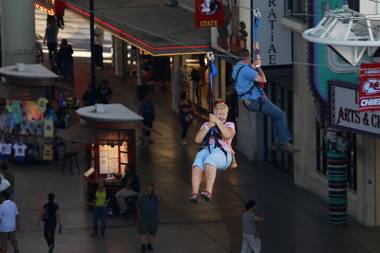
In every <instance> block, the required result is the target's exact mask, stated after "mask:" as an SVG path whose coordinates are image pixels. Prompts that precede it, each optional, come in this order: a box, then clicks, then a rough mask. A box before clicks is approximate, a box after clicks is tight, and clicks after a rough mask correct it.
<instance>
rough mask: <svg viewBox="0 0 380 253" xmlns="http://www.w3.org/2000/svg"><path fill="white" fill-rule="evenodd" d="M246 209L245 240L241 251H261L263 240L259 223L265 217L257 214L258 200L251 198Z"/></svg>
mask: <svg viewBox="0 0 380 253" xmlns="http://www.w3.org/2000/svg"><path fill="white" fill-rule="evenodd" d="M245 208H246V211H245V213H244V214H243V218H242V225H243V242H242V246H241V253H251V252H253V253H260V252H261V240H260V237H259V234H258V229H257V227H258V223H261V222H263V221H264V217H262V216H259V215H257V214H256V202H255V201H254V200H250V201H248V202H247V204H246V205H245Z"/></svg>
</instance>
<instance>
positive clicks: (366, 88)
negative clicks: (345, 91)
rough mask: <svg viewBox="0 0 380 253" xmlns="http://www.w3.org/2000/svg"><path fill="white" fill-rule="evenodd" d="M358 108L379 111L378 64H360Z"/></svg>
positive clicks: (379, 77)
mask: <svg viewBox="0 0 380 253" xmlns="http://www.w3.org/2000/svg"><path fill="white" fill-rule="evenodd" d="M359 110H360V111H361V112H364V111H380V64H377V63H373V64H362V65H361V66H360V91H359Z"/></svg>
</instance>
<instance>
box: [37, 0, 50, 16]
mask: <svg viewBox="0 0 380 253" xmlns="http://www.w3.org/2000/svg"><path fill="white" fill-rule="evenodd" d="M54 4H55V0H40V1H35V2H34V8H36V9H38V10H40V11H42V12H44V13H46V14H49V15H50V16H55V10H54Z"/></svg>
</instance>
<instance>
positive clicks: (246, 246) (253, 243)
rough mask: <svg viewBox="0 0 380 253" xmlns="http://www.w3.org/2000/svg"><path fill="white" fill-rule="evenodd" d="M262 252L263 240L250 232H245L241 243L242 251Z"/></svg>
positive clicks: (244, 252)
mask: <svg viewBox="0 0 380 253" xmlns="http://www.w3.org/2000/svg"><path fill="white" fill-rule="evenodd" d="M252 252H253V253H260V252H261V240H260V238H258V237H255V236H254V235H250V234H243V242H242V245H241V253H252Z"/></svg>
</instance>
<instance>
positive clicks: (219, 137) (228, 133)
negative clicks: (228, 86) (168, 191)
mask: <svg viewBox="0 0 380 253" xmlns="http://www.w3.org/2000/svg"><path fill="white" fill-rule="evenodd" d="M227 116H228V106H227V105H226V104H225V103H223V102H220V103H217V104H216V105H215V106H214V114H210V115H209V121H208V122H205V123H204V124H203V125H202V126H201V128H200V129H199V131H198V133H197V135H196V137H195V142H196V143H199V144H202V145H201V147H200V149H199V151H198V153H197V155H196V157H195V161H194V163H193V170H192V188H193V193H192V194H191V197H190V201H191V202H193V203H198V200H199V195H198V192H199V187H200V184H201V181H202V176H203V174H205V177H206V189H205V191H203V192H201V194H200V197H201V198H202V199H204V200H205V201H207V202H210V201H211V200H212V190H213V187H214V183H215V178H216V171H217V170H226V169H227V168H229V167H230V166H231V165H232V161H233V153H234V152H233V150H232V148H231V142H232V139H233V138H234V136H235V133H236V132H235V124H234V123H233V122H226V120H227Z"/></svg>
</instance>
